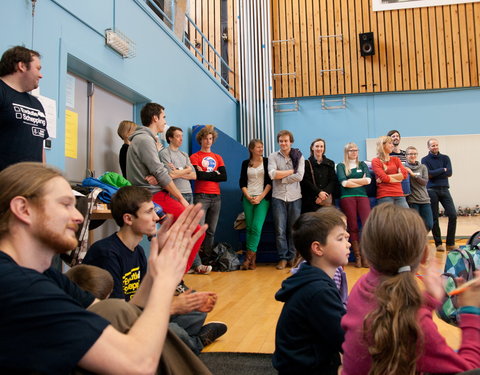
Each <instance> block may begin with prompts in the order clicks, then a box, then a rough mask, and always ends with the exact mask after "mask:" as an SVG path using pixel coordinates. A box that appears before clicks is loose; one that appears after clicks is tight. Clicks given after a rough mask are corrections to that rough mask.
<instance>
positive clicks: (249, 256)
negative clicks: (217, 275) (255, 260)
mask: <svg viewBox="0 0 480 375" xmlns="http://www.w3.org/2000/svg"><path fill="white" fill-rule="evenodd" d="M252 254H254V252H253V251H251V250H247V252H246V254H245V260H244V261H243V263H242V265H241V266H240V269H241V270H244V271H245V270H248V268H249V267H250V263H251V261H252Z"/></svg>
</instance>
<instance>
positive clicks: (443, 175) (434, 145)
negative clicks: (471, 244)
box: [422, 138, 457, 251]
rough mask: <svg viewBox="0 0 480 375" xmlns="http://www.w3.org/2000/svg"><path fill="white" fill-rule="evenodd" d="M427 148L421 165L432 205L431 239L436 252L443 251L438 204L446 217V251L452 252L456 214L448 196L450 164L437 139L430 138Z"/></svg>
mask: <svg viewBox="0 0 480 375" xmlns="http://www.w3.org/2000/svg"><path fill="white" fill-rule="evenodd" d="M427 146H428V149H429V151H430V152H429V153H428V155H427V156H425V157H424V158H423V159H422V164H424V165H426V166H427V169H428V184H427V190H428V195H429V196H430V202H431V205H432V214H433V228H432V234H433V239H434V240H435V246H436V247H437V251H445V248H444V247H443V244H442V235H441V233H440V226H439V225H438V207H439V206H438V203H439V202H440V203H441V204H442V206H443V208H444V209H445V215H446V216H447V217H448V227H447V241H446V243H447V250H453V249H454V248H455V231H456V229H457V212H456V210H455V204H454V203H453V199H452V196H451V195H450V190H449V187H450V185H449V184H448V179H449V177H451V176H452V163H451V162H450V158H449V157H448V156H447V155H443V154H441V153H440V149H439V146H438V139H436V138H430V139H429V140H428V141H427Z"/></svg>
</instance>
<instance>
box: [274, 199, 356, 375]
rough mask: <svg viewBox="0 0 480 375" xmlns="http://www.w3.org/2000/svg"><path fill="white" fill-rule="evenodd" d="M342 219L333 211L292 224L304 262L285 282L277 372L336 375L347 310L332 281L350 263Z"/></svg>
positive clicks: (279, 295) (310, 214) (281, 296)
mask: <svg viewBox="0 0 480 375" xmlns="http://www.w3.org/2000/svg"><path fill="white" fill-rule="evenodd" d="M348 237H349V235H348V232H347V231H346V225H345V219H344V215H343V214H342V213H341V212H340V211H339V210H337V209H336V208H333V207H325V208H323V209H322V210H320V211H317V212H308V213H305V214H303V215H301V216H300V217H299V218H298V220H297V221H296V222H295V224H294V225H293V241H294V244H295V248H296V249H297V251H298V252H299V253H300V254H301V255H302V257H303V258H304V259H305V260H306V263H304V264H302V266H301V267H300V269H299V271H298V272H297V273H296V274H294V275H293V276H291V277H289V278H288V279H286V280H285V281H284V282H283V283H282V288H281V289H280V290H279V291H278V292H277V294H276V295H275V298H276V299H277V300H278V301H282V302H285V305H284V306H283V310H282V313H281V314H280V317H279V319H278V323H277V330H276V337H275V353H274V354H273V366H274V367H275V368H276V369H277V370H278V372H279V374H302V375H303V374H335V375H336V374H337V371H338V367H339V365H340V351H341V345H342V342H343V330H342V328H341V327H340V320H341V318H342V316H343V315H344V314H345V309H344V307H343V304H342V300H341V298H340V294H339V292H338V289H337V287H336V285H335V282H334V281H333V275H334V274H335V271H336V269H337V267H339V266H343V265H346V264H347V263H348V255H349V254H350V243H349V242H348Z"/></svg>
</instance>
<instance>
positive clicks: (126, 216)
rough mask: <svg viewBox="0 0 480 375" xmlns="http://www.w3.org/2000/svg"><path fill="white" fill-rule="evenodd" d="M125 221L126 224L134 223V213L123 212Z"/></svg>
mask: <svg viewBox="0 0 480 375" xmlns="http://www.w3.org/2000/svg"><path fill="white" fill-rule="evenodd" d="M123 222H124V223H125V224H126V225H132V223H133V215H132V214H123Z"/></svg>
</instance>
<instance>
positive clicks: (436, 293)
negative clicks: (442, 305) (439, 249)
mask: <svg viewBox="0 0 480 375" xmlns="http://www.w3.org/2000/svg"><path fill="white" fill-rule="evenodd" d="M421 267H422V271H421V272H422V274H423V279H422V280H423V284H424V285H425V290H426V292H427V293H428V294H430V295H431V296H432V297H434V298H435V299H436V300H438V301H443V299H444V298H445V289H444V287H443V281H442V278H441V277H440V272H439V271H438V270H441V269H442V266H441V265H440V263H439V262H438V260H437V258H432V259H429V260H428V261H427V264H426V265H422V266H421Z"/></svg>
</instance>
